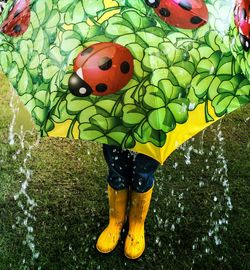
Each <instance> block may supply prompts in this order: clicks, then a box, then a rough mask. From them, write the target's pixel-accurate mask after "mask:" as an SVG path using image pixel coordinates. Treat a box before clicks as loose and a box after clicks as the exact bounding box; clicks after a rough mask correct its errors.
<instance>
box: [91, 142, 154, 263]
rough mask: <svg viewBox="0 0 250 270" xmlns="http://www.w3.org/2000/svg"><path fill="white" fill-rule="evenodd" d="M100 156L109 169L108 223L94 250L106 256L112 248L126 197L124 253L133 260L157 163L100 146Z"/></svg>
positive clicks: (139, 244) (137, 253)
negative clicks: (103, 158) (127, 220)
mask: <svg viewBox="0 0 250 270" xmlns="http://www.w3.org/2000/svg"><path fill="white" fill-rule="evenodd" d="M103 153H104V157H105V160H106V162H107V164H108V167H109V175H108V197H109V207H110V210H109V224H108V226H107V227H106V229H105V230H104V231H103V232H102V233H101V235H100V236H99V238H98V241H97V244H96V248H97V249H98V251H100V252H102V253H109V252H111V251H112V250H113V249H114V248H115V247H116V245H117V243H118V241H119V238H120V234H121V230H122V227H123V225H124V223H125V221H126V211H127V205H128V200H129V198H130V199H131V202H130V210H129V232H128V235H127V238H126V241H125V248H124V253H125V256H126V257H127V258H129V259H137V258H139V257H140V256H141V255H142V253H143V251H144V249H145V238H144V222H145V219H146V216H147V212H148V209H149V205H150V200H151V195H152V190H153V185H154V172H155V171H156V169H157V167H158V165H159V163H158V162H157V161H156V160H154V159H152V158H150V157H148V156H145V155H143V154H135V153H131V152H130V151H129V150H123V149H121V148H118V147H115V146H110V145H103ZM129 193H130V196H129Z"/></svg>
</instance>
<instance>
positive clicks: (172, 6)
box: [145, 0, 208, 29]
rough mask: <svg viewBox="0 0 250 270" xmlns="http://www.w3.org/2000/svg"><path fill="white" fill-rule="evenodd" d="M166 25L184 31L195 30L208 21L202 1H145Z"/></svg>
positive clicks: (205, 7)
mask: <svg viewBox="0 0 250 270" xmlns="http://www.w3.org/2000/svg"><path fill="white" fill-rule="evenodd" d="M145 2H146V4H147V5H148V6H150V7H152V8H154V9H155V12H156V13H157V15H158V16H159V17H160V18H161V19H162V20H163V21H165V22H166V23H168V24H170V25H172V26H175V27H179V28H184V29H195V28H198V27H200V26H202V25H204V24H205V23H206V22H207V21H208V9H207V6H206V4H205V3H204V1H203V0H145Z"/></svg>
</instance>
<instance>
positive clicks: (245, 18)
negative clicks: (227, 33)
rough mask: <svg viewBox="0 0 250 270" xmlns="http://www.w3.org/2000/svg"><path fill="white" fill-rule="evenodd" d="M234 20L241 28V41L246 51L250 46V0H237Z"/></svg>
mask: <svg viewBox="0 0 250 270" xmlns="http://www.w3.org/2000/svg"><path fill="white" fill-rule="evenodd" d="M234 21H235V25H236V26H237V28H238V29H239V35H240V42H241V44H242V47H243V49H244V50H245V51H249V48H250V0H237V1H236V4H235V7H234Z"/></svg>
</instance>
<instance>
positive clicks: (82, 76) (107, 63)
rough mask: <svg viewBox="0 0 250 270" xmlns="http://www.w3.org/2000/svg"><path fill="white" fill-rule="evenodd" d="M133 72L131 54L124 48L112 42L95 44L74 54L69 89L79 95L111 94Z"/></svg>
mask: <svg viewBox="0 0 250 270" xmlns="http://www.w3.org/2000/svg"><path fill="white" fill-rule="evenodd" d="M133 71H134V65H133V57H132V55H131V53H130V51H129V50H128V49H127V48H125V47H124V46H121V45H119V44H115V43H111V42H102V43H97V44H94V45H92V46H90V47H88V48H86V49H85V50H84V51H82V52H81V53H80V54H79V55H78V56H77V57H76V59H75V61H74V73H73V74H72V75H71V77H70V79H69V90H70V91H71V93H72V94H73V95H76V96H80V97H85V96H88V95H90V94H93V95H97V96H104V95H109V94H113V93H115V92H117V91H119V90H121V89H122V88H123V87H124V86H125V85H126V84H127V83H128V82H129V81H130V79H131V78H132V76H133Z"/></svg>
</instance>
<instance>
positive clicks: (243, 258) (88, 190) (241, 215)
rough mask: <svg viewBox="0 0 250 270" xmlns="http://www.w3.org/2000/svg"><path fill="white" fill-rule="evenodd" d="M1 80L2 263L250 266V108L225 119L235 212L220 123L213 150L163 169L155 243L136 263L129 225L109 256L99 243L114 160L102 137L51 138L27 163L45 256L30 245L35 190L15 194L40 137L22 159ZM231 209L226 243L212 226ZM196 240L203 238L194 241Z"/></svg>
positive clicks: (154, 215) (150, 229) (150, 234)
mask: <svg viewBox="0 0 250 270" xmlns="http://www.w3.org/2000/svg"><path fill="white" fill-rule="evenodd" d="M0 79H1V82H2V83H1V90H0V91H1V94H0V269H1V270H5V269H13V270H16V269H25V268H26V269H38V267H41V269H45V270H51V269H53V270H54V269H55V270H61V269H65V270H71V269H115V270H118V269H170V270H182V269H184V270H185V269H191V267H193V269H199V270H200V269H206V270H208V269H223V270H224V269H232V270H234V269H242V270H243V269H246V270H247V269H250V226H249V224H250V196H249V194H250V159H249V149H250V139H249V138H250V136H249V134H250V125H249V123H250V119H249V115H250V114H249V113H250V107H249V106H247V107H245V108H242V109H241V110H238V111H237V112H235V113H232V114H230V115H229V116H227V117H225V119H223V121H222V123H221V129H222V132H223V136H224V138H225V140H224V141H223V144H224V145H223V149H224V156H225V158H226V160H227V166H228V180H229V184H230V188H229V195H230V197H231V200H232V204H233V209H232V211H228V210H227V209H228V208H227V207H226V206H225V205H226V203H227V201H226V199H225V196H224V188H223V187H222V184H221V183H220V182H219V181H218V179H217V180H216V179H215V180H213V179H212V177H213V175H214V171H215V170H216V168H221V167H222V164H221V163H220V162H219V163H218V153H216V149H218V148H219V143H218V140H216V133H217V128H218V125H217V124H216V125H213V126H212V127H211V128H208V129H207V130H206V131H205V133H204V145H203V149H204V154H203V155H200V154H198V153H195V152H194V151H192V152H191V164H190V165H186V163H185V158H184V155H185V154H186V153H187V150H183V149H180V150H178V151H175V153H173V154H172V156H171V157H170V158H169V159H168V160H167V162H166V163H165V165H164V166H162V167H161V168H159V170H158V171H157V174H156V186H155V190H154V194H153V199H152V203H151V207H150V211H149V215H148V218H147V221H146V241H147V242H146V245H147V248H146V251H145V253H144V255H143V256H142V257H141V258H140V259H139V260H137V261H129V260H128V259H126V258H125V257H124V255H123V243H124V237H125V235H126V230H127V228H125V232H124V233H123V237H122V241H121V243H120V244H119V245H118V247H117V249H116V250H115V251H114V252H112V253H111V254H109V255H105V256H104V255H102V254H100V253H98V252H97V251H96V249H95V242H96V238H97V237H98V235H99V233H100V232H101V231H102V229H103V228H104V227H105V225H106V224H107V221H108V202H107V195H106V192H105V191H106V181H105V178H106V176H107V168H106V165H105V162H104V159H103V157H102V152H101V151H102V150H101V145H99V144H94V143H91V142H83V141H72V140H68V139H61V138H43V139H41V140H40V142H39V144H38V145H37V146H35V147H34V149H33V150H32V155H31V158H29V159H28V163H27V168H28V169H30V170H32V179H31V181H29V185H28V189H27V193H28V195H29V196H30V197H31V198H32V199H34V200H35V202H36V204H37V205H36V207H35V208H34V209H31V210H29V211H28V213H30V214H31V215H32V216H33V217H34V218H35V220H33V219H28V224H29V225H31V226H32V227H33V229H34V232H32V233H31V234H28V235H31V236H33V237H34V240H32V239H31V240H32V241H31V242H33V243H34V244H35V250H36V251H39V257H38V258H37V259H32V252H31V250H30V248H29V247H28V246H27V244H26V243H25V238H26V237H27V226H25V225H24V224H22V222H23V221H24V220H25V218H26V217H27V215H25V213H24V211H23V210H21V208H20V207H19V206H18V202H19V204H20V203H22V204H23V206H24V208H27V207H29V204H27V198H25V196H20V197H19V199H18V200H15V199H14V194H16V193H18V192H19V190H20V188H21V184H22V183H23V182H24V180H25V177H24V175H23V174H22V173H21V172H20V166H23V162H24V158H25V156H26V154H27V152H28V143H29V144H31V145H32V144H34V142H35V140H36V138H35V136H34V135H32V136H30V135H29V136H27V137H26V144H25V148H24V149H21V151H20V153H19V154H17V155H16V160H14V159H13V157H12V156H13V155H15V153H17V151H18V149H20V146H19V144H18V138H16V144H15V145H9V143H8V132H9V124H10V121H11V118H12V113H11V110H10V109H9V91H8V86H7V85H6V81H4V80H3V78H2V77H1V78H0ZM201 138H202V135H201V134H200V135H198V136H196V137H195V139H194V140H193V142H189V143H188V144H187V147H189V146H191V145H192V146H193V147H194V148H195V149H198V148H200V145H201V142H200V140H201ZM213 147H214V148H215V149H214V150H213V151H211V148H213ZM206 159H207V161H206ZM176 166H177V167H176ZM200 185H201V186H200ZM215 196H216V197H217V198H218V200H217V201H214V197H215ZM182 207H184V208H182ZM211 212H213V215H212V217H210V214H211ZM26 214H27V213H26ZM226 214H228V215H229V216H228V218H226V219H228V222H229V224H228V225H227V226H226V228H227V231H226V230H223V229H220V230H219V232H218V235H219V237H220V239H221V241H222V244H220V245H216V244H215V241H214V240H213V238H212V237H208V232H209V229H210V228H212V226H213V224H212V223H213V221H216V220H219V219H220V218H221V217H225V215H226ZM178 218H179V220H178ZM173 224H174V225H175V228H174V230H173V226H172V225H173ZM171 228H172V229H171ZM219 228H222V226H220V227H219ZM195 239H198V242H197V245H196V247H195V249H193V245H194V243H195ZM202 239H203V240H202ZM207 248H209V252H208V253H206V251H205V250H206V249H207ZM220 258H221V259H220ZM193 260H194V261H195V262H194V263H192V261H193Z"/></svg>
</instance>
